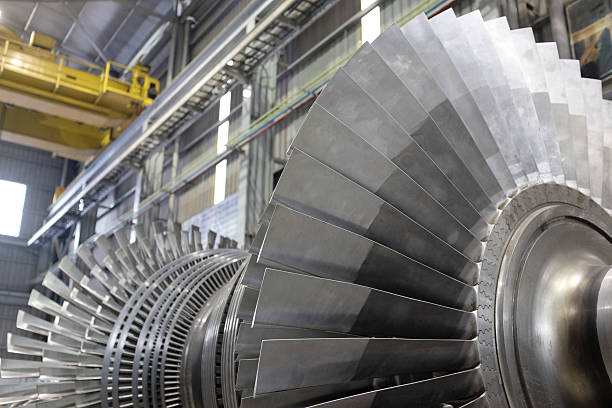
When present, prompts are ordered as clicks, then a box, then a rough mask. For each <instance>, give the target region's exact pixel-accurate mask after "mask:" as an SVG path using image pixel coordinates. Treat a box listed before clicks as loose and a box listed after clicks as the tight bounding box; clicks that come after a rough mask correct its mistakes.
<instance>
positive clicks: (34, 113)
mask: <svg viewBox="0 0 612 408" xmlns="http://www.w3.org/2000/svg"><path fill="white" fill-rule="evenodd" d="M54 46H55V41H54V40H53V39H52V38H50V37H48V36H44V35H41V34H38V33H33V35H32V37H31V38H30V44H25V43H23V42H22V41H21V40H20V39H19V37H17V36H16V35H15V34H14V33H12V31H11V30H9V29H8V28H7V27H5V26H2V25H0V112H1V113H2V115H1V116H0V118H1V123H0V125H1V131H0V139H5V140H11V141H14V142H16V143H22V144H27V145H29V146H33V147H38V148H42V149H45V150H51V151H53V152H55V153H57V154H58V155H60V156H64V157H69V158H73V159H76V160H81V161H84V160H86V159H87V158H89V157H91V156H92V155H93V154H95V153H96V152H98V151H99V150H100V149H101V148H103V147H105V146H106V145H108V144H109V143H110V142H111V141H112V140H113V139H114V138H116V137H117V136H118V135H119V134H120V133H121V131H123V130H124V129H125V128H126V127H127V126H128V125H129V124H130V123H131V122H132V121H133V120H134V119H135V118H136V116H138V114H139V113H140V112H141V111H142V110H143V109H144V108H145V107H146V106H147V105H149V104H151V103H152V102H153V99H152V96H155V95H157V94H158V93H159V81H157V80H156V79H154V78H151V77H150V76H149V75H148V69H147V68H145V67H143V66H140V65H136V66H135V67H132V68H128V67H126V66H124V65H121V64H118V63H115V62H107V63H106V64H105V65H104V66H103V67H99V66H95V65H92V64H89V63H86V62H82V61H78V60H75V59H72V58H69V57H66V56H62V55H59V54H56V53H54V52H53V51H52V48H53V47H54ZM115 71H116V72H124V71H125V73H126V75H127V80H122V79H120V78H116V77H114V76H113V72H115Z"/></svg>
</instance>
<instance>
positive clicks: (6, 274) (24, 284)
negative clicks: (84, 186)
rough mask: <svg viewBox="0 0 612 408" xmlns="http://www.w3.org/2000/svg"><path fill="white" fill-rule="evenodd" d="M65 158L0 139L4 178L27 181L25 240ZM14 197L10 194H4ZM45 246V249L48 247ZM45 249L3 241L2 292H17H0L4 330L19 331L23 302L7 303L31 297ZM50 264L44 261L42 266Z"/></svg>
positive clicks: (1, 347) (0, 347) (0, 341)
mask: <svg viewBox="0 0 612 408" xmlns="http://www.w3.org/2000/svg"><path fill="white" fill-rule="evenodd" d="M63 164H64V160H63V159H60V158H54V157H52V156H51V153H48V152H43V151H41V150H36V149H31V148H28V147H24V146H19V145H15V144H12V143H8V142H4V141H0V179H4V180H9V181H14V182H17V183H23V184H26V185H27V191H26V199H25V204H24V213H23V219H22V224H21V233H20V235H19V237H20V238H21V242H23V240H26V239H28V238H30V237H31V236H32V234H33V233H34V232H35V231H36V230H37V229H38V228H39V227H40V226H41V225H42V222H43V219H44V217H45V216H46V214H47V207H48V206H49V204H51V200H52V198H53V193H54V191H55V187H56V186H58V185H59V184H60V182H61V176H62V168H63ZM1 199H3V200H10V199H11V198H10V197H2V198H1ZM46 250H47V249H46V248H43V249H42V251H46ZM40 252H41V249H39V248H27V247H25V246H20V245H16V244H4V243H0V292H5V293H6V292H9V293H14V294H15V296H10V302H9V297H8V296H0V333H3V334H4V333H6V332H8V331H15V318H16V316H17V311H18V310H19V306H16V305H10V304H8V305H7V304H6V303H14V302H20V301H23V303H24V305H25V303H26V301H27V298H25V297H24V296H23V295H22V296H18V294H19V293H22V294H24V295H25V294H28V293H29V292H30V290H31V288H32V285H33V282H34V281H35V279H36V277H37V275H38V274H39V255H40ZM46 266H48V265H45V264H44V263H40V268H45V267H46ZM2 357H6V335H2V336H0V358H2Z"/></svg>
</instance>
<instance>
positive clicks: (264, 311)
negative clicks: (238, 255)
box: [253, 269, 476, 339]
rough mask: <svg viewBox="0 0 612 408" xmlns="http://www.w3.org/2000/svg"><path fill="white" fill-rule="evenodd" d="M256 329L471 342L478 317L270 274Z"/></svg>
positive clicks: (359, 289) (324, 282)
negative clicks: (272, 327)
mask: <svg viewBox="0 0 612 408" xmlns="http://www.w3.org/2000/svg"><path fill="white" fill-rule="evenodd" d="M253 323H254V324H255V325H258V324H265V325H277V326H289V327H302V328H307V329H317V330H329V331H338V332H342V333H352V334H359V335H368V336H391V337H419V338H423V337H424V338H432V339H444V338H449V339H452V338H455V339H472V338H473V337H474V336H476V319H475V314H474V313H471V312H465V311H461V310H458V309H452V308H449V307H444V306H440V305H436V304H433V303H428V302H423V301H420V300H416V299H411V298H407V297H404V296H399V295H394V294H392V293H389V292H383V291H380V290H376V289H371V288H368V287H365V286H360V285H355V284H350V283H345V282H339V281H335V280H329V279H321V278H316V277H311V276H305V275H299V274H294V273H288V272H284V271H278V270H272V269H267V270H266V274H265V276H264V280H263V284H262V287H261V291H260V293H259V299H258V301H257V308H256V309H255V316H254V318H253Z"/></svg>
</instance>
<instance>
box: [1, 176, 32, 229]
mask: <svg viewBox="0 0 612 408" xmlns="http://www.w3.org/2000/svg"><path fill="white" fill-rule="evenodd" d="M26 190H27V187H26V185H25V184H21V183H14V182H12V181H7V180H0V197H2V199H0V235H9V236H11V237H18V236H19V233H20V232H21V219H22V217H23V205H24V203H25V196H26Z"/></svg>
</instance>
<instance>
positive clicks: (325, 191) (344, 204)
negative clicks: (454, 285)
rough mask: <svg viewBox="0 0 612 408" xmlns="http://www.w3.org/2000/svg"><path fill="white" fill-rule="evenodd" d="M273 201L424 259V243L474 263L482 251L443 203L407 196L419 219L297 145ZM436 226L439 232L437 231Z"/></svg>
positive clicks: (412, 209) (474, 239)
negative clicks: (434, 204) (430, 203)
mask: <svg viewBox="0 0 612 408" xmlns="http://www.w3.org/2000/svg"><path fill="white" fill-rule="evenodd" d="M272 200H273V201H274V202H279V203H281V204H283V205H285V206H287V207H289V208H293V209H295V210H297V211H300V212H302V213H304V214H308V215H311V216H313V217H316V218H318V219H321V220H323V221H326V222H329V223H331V224H334V225H337V226H339V227H342V228H344V229H347V230H349V231H352V232H354V233H356V234H360V235H363V236H365V237H367V238H369V239H372V240H374V241H376V242H378V243H380V244H383V245H386V246H388V247H390V248H392V249H395V250H397V251H399V252H402V253H404V254H406V255H408V256H412V257H413V258H415V259H417V260H420V259H422V254H421V255H420V256H419V255H418V254H419V249H418V248H419V245H418V243H417V242H419V241H420V242H421V243H422V245H423V246H425V247H427V248H430V250H431V251H433V248H438V249H439V250H440V251H441V252H440V253H444V252H449V251H450V252H455V251H458V252H461V253H462V254H463V255H465V257H467V258H469V259H471V260H473V261H477V260H479V258H480V256H481V253H482V244H481V243H480V242H479V241H478V240H477V239H476V238H474V236H473V235H472V234H471V233H470V232H469V231H468V230H467V229H465V228H464V227H463V226H462V225H461V224H459V223H458V222H457V221H456V220H455V219H454V218H453V217H452V216H449V214H448V213H447V212H446V211H444V210H443V209H442V208H441V207H433V208H432V207H423V204H426V203H421V202H416V201H414V200H413V198H412V197H411V198H410V199H407V200H404V202H405V203H406V205H404V208H406V207H408V208H409V209H410V210H411V211H410V213H411V214H415V215H416V217H418V218H413V217H412V216H411V214H405V213H403V212H402V211H400V209H399V208H398V207H395V206H393V205H392V204H390V203H388V202H386V201H385V200H384V199H383V198H381V197H378V196H376V195H374V194H372V193H371V192H370V191H368V190H367V189H365V188H362V187H360V186H359V185H357V184H356V183H354V182H352V181H351V180H349V179H347V178H346V177H344V176H342V175H341V174H340V173H338V172H336V171H334V170H333V169H331V168H329V167H327V166H326V165H324V164H323V163H321V162H319V161H318V160H316V159H314V158H313V157H311V156H309V155H308V154H306V153H303V152H302V151H300V150H299V149H298V148H294V149H293V151H292V153H291V157H290V159H289V161H288V162H287V164H286V165H285V169H284V170H283V174H282V175H281V178H280V180H279V182H278V184H277V186H276V189H275V190H274V194H273V196H272ZM410 203H414V204H410ZM415 207H419V208H420V209H417V208H415ZM430 220H435V221H433V222H432V221H430ZM444 221H446V223H445V224H444V226H442V225H440V224H441V223H442V222H444ZM432 224H433V226H434V227H433V229H435V230H436V231H437V232H438V234H440V235H436V232H435V231H432V227H431V225H432ZM407 236H409V239H408V240H407V239H406V237H407ZM444 247H446V248H444ZM451 258H453V255H451Z"/></svg>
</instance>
